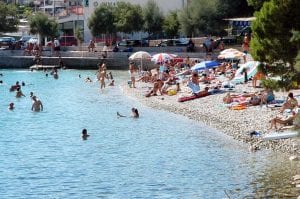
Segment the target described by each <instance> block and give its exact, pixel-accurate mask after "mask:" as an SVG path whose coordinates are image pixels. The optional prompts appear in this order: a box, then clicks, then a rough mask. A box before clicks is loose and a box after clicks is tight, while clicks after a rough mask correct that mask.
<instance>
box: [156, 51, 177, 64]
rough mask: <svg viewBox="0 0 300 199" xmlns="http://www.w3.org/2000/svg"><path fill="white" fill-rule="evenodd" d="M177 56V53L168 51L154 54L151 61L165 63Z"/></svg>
mask: <svg viewBox="0 0 300 199" xmlns="http://www.w3.org/2000/svg"><path fill="white" fill-rule="evenodd" d="M175 57H177V55H175V54H168V53H158V54H155V55H153V56H152V59H151V61H153V62H155V63H163V62H165V61H169V60H171V59H174V58H175Z"/></svg>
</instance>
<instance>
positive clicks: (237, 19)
mask: <svg viewBox="0 0 300 199" xmlns="http://www.w3.org/2000/svg"><path fill="white" fill-rule="evenodd" d="M223 20H226V21H254V20H255V17H240V18H228V19H223Z"/></svg>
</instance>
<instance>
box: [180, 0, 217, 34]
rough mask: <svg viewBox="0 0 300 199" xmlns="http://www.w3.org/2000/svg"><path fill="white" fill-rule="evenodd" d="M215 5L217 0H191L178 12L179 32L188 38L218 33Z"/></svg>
mask: <svg viewBox="0 0 300 199" xmlns="http://www.w3.org/2000/svg"><path fill="white" fill-rule="evenodd" d="M217 3H218V0H193V1H192V2H191V3H190V4H189V5H188V6H187V7H185V8H184V9H183V10H182V11H181V12H179V15H178V19H179V23H180V31H181V32H182V33H184V34H185V35H186V36H188V37H191V36H195V35H198V34H208V33H215V32H218V28H217V24H218V23H217V18H216V13H217V12H216V11H217V8H216V5H217Z"/></svg>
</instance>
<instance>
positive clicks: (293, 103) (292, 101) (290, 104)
mask: <svg viewBox="0 0 300 199" xmlns="http://www.w3.org/2000/svg"><path fill="white" fill-rule="evenodd" d="M296 107H298V101H297V99H296V98H294V95H293V93H289V94H288V98H287V100H286V102H285V103H284V104H283V106H282V108H281V109H280V113H282V112H283V111H284V110H285V109H294V108H296Z"/></svg>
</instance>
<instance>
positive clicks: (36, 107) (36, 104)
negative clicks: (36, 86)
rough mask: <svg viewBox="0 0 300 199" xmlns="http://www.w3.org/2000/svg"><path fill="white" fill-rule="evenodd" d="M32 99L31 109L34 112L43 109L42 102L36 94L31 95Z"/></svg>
mask: <svg viewBox="0 0 300 199" xmlns="http://www.w3.org/2000/svg"><path fill="white" fill-rule="evenodd" d="M32 100H33V102H32V107H31V110H32V111H36V112H38V111H43V104H42V102H41V100H39V99H37V97H36V96H33V97H32Z"/></svg>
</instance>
